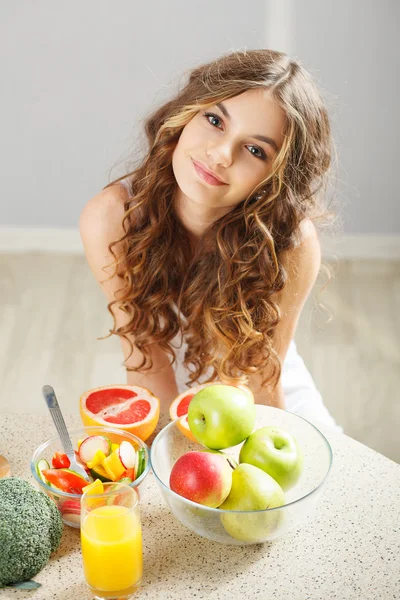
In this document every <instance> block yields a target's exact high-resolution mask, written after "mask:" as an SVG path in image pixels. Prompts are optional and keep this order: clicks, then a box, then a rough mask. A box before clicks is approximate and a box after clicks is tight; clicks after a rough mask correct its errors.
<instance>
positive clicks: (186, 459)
mask: <svg viewBox="0 0 400 600" xmlns="http://www.w3.org/2000/svg"><path fill="white" fill-rule="evenodd" d="M169 485H170V488H171V490H173V491H174V492H176V493H177V494H179V495H180V496H183V497H184V498H187V499H188V500H192V502H197V503H198V504H203V505H204V506H210V507H212V508H217V506H219V505H220V504H222V502H224V500H225V499H226V498H227V497H228V495H229V492H230V491H231V487H232V467H231V466H230V465H229V463H228V461H227V460H226V458H225V457H224V456H222V455H220V454H214V453H208V452H201V451H199V452H197V451H193V452H187V453H186V454H184V455H183V456H181V457H180V458H178V460H177V461H176V463H175V464H174V466H173V467H172V471H171V475H170V478H169Z"/></svg>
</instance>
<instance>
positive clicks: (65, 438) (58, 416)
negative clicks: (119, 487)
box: [42, 385, 89, 481]
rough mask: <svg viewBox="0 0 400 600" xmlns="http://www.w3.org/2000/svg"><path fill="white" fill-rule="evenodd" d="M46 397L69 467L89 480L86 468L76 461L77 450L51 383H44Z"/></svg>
mask: <svg viewBox="0 0 400 600" xmlns="http://www.w3.org/2000/svg"><path fill="white" fill-rule="evenodd" d="M42 392H43V396H44V399H45V400H46V404H47V408H48V409H49V411H50V414H51V418H52V419H53V421H54V425H55V426H56V429H57V432H58V435H59V436H60V440H61V444H62V447H63V448H64V452H65V454H66V455H67V456H68V458H69V461H70V463H71V464H70V466H69V468H70V469H72V470H73V471H75V472H76V473H79V475H82V477H84V478H85V479H86V480H87V481H89V477H88V474H87V473H86V471H85V469H84V468H83V467H81V465H80V464H79V463H78V462H77V461H76V458H75V452H74V449H73V447H72V442H71V438H70V437H69V434H68V430H67V427H66V425H65V421H64V417H63V416H62V412H61V410H60V407H59V406H58V402H57V398H56V394H55V392H54V390H53V388H52V387H51V385H44V386H43V388H42Z"/></svg>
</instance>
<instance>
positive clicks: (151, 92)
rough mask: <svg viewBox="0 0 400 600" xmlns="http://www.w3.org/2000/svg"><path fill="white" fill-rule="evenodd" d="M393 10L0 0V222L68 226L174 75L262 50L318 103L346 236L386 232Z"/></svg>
mask: <svg viewBox="0 0 400 600" xmlns="http://www.w3.org/2000/svg"><path fill="white" fill-rule="evenodd" d="M399 17H400V3H398V2H397V1H396V0H381V1H380V2H379V3H378V2H372V1H365V0H336V1H335V2H328V1H324V2H321V1H320V0H304V1H297V2H295V1H294V0H292V2H290V1H289V0H286V1H285V0H281V1H279V0H276V1H272V0H271V1H269V2H268V1H266V2H264V1H256V2H252V3H248V4H245V3H244V2H243V0H219V1H218V2H207V1H202V2H191V3H188V2H185V1H183V0H170V1H169V2H167V3H164V2H157V3H155V2H147V3H136V2H133V1H132V0H131V1H128V0H118V1H117V2H114V3H111V2H110V1H106V0H86V1H85V2H78V1H77V0H73V1H70V2H68V3H65V2H61V1H60V0H58V1H54V0H53V1H50V0H41V1H36V2H34V3H33V2H30V1H27V0H25V1H19V2H13V1H11V0H3V1H2V3H1V5H0V61H1V63H0V64H1V80H2V94H1V97H2V100H1V111H0V127H1V142H0V164H1V166H2V168H1V172H0V184H1V189H2V194H1V200H0V202H1V204H0V226H21V227H62V228H76V227H77V224H78V219H79V214H80V211H81V210H82V208H83V206H84V204H85V203H86V202H87V200H88V199H89V198H90V197H91V196H93V195H94V194H96V193H97V192H98V191H99V190H100V189H101V188H102V187H104V185H106V184H107V183H108V181H110V180H111V179H113V178H115V177H117V176H118V175H119V174H122V173H123V172H124V165H125V164H127V162H126V161H127V160H128V159H129V155H130V153H131V152H132V149H133V148H134V146H135V140H137V139H138V137H139V136H141V120H142V119H143V118H145V116H146V115H147V114H148V113H149V112H150V111H151V110H152V109H154V108H155V107H156V106H157V105H158V104H159V103H161V102H162V101H163V100H164V99H166V98H167V97H169V95H170V94H172V92H173V89H174V85H176V83H177V82H178V80H179V76H180V74H181V73H182V72H183V71H184V70H187V69H190V68H192V67H193V66H195V65H197V64H199V63H201V62H204V61H207V60H210V59H212V58H214V57H217V56H219V55H220V54H223V53H226V52H228V51H230V50H238V49H240V48H244V47H246V48H247V49H251V48H257V47H274V48H275V49H278V50H283V51H287V52H289V53H290V54H292V55H293V56H294V57H296V58H298V59H300V60H301V61H302V62H303V64H304V65H305V66H306V67H308V68H310V69H311V70H312V72H313V73H314V75H315V76H316V77H317V79H318V81H319V82H320V85H321V88H322V90H323V93H324V95H325V97H326V100H327V102H328V106H329V108H330V111H331V116H332V122H333V129H334V135H335V139H336V144H337V148H338V152H339V168H338V171H337V178H338V181H337V183H336V188H337V197H338V199H339V203H340V207H341V212H342V215H343V221H344V233H347V234H358V233H362V234H380V235H390V234H398V233H399V232H400V209H399V202H398V185H397V171H398V164H399V151H398V142H397V140H396V134H397V133H398V131H399V111H398V107H397V104H398V92H399V89H398V88H399V78H398V74H399V71H400V69H399V67H400V59H399V54H400V51H399V44H398V42H397V37H396V34H397V31H396V25H397V24H398V23H399V22H400V19H399ZM113 166H114V167H115V168H114V169H113V170H111V169H112V167H113Z"/></svg>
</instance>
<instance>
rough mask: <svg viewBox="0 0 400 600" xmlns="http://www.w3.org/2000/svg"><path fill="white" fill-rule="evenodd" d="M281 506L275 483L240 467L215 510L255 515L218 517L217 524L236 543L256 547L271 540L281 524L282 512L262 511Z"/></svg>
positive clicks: (281, 494)
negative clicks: (228, 489)
mask: <svg viewBox="0 0 400 600" xmlns="http://www.w3.org/2000/svg"><path fill="white" fill-rule="evenodd" d="M284 504H285V494H284V492H283V490H282V488H281V487H280V486H279V484H278V483H277V482H276V481H275V479H272V477H270V476H269V475H268V474H267V473H264V471H262V470H261V469H259V468H258V467H254V466H253V465H247V464H245V463H243V464H240V465H239V466H238V467H237V469H235V470H234V471H233V473H232V487H231V491H230V493H229V495H228V497H227V498H226V500H225V501H224V502H223V503H222V504H221V505H220V506H219V507H218V508H219V509H224V510H233V511H256V512H254V513H248V512H243V513H240V512H233V513H232V514H230V513H229V512H226V513H221V522H222V525H223V526H224V528H225V531H226V532H227V533H228V534H229V535H230V536H231V537H233V538H235V539H236V540H240V541H241V542H251V543H259V542H264V541H266V540H267V539H268V538H269V537H270V536H272V535H273V534H274V533H275V532H276V530H277V528H278V527H279V526H280V525H281V523H282V520H283V511H280V510H271V511H267V510H265V509H267V508H277V507H279V506H283V505H284ZM257 511H264V512H257Z"/></svg>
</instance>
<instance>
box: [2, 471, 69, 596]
mask: <svg viewBox="0 0 400 600" xmlns="http://www.w3.org/2000/svg"><path fill="white" fill-rule="evenodd" d="M62 531H63V523H62V520H61V515H60V512H59V510H58V508H57V507H56V505H55V504H54V502H53V501H52V500H50V498H49V497H48V496H46V494H44V493H43V492H40V491H38V490H35V488H34V487H33V486H32V485H31V484H30V483H28V482H27V481H25V480H24V479H20V478H18V477H9V478H4V479H0V587H3V586H5V585H8V584H10V583H17V582H20V581H26V580H29V579H31V577H34V575H36V574H37V573H38V572H39V571H40V570H41V569H43V567H44V566H45V564H46V563H47V562H48V560H49V558H50V554H52V552H54V550H56V549H57V548H58V546H59V545H60V541H61V535H62Z"/></svg>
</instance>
